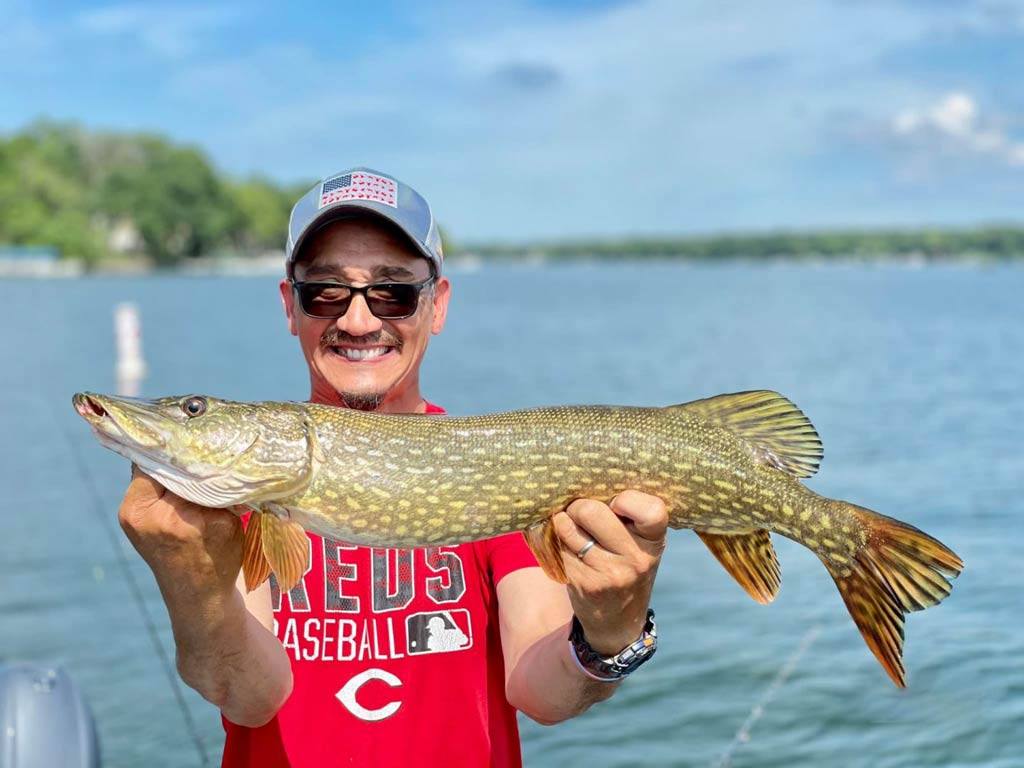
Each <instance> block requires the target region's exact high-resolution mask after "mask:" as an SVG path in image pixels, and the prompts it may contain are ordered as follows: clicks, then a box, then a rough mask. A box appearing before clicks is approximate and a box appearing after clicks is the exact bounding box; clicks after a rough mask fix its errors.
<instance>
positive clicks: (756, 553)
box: [697, 529, 781, 603]
mask: <svg viewBox="0 0 1024 768" xmlns="http://www.w3.org/2000/svg"><path fill="white" fill-rule="evenodd" d="M697 535H698V536H700V538H701V541H703V542H704V543H705V544H706V545H707V547H708V549H710V550H711V554H713V555H714V556H715V557H716V558H718V562H720V563H721V564H722V565H723V566H724V567H725V570H727V571H728V572H729V573H730V574H731V575H732V577H733V578H734V579H736V581H738V582H739V585H740V586H741V587H743V588H744V589H745V590H747V594H749V595H750V596H751V597H752V598H754V599H755V600H757V602H759V603H770V602H771V601H772V600H774V599H775V595H776V594H777V593H778V591H779V582H780V580H781V573H780V571H779V561H778V559H777V558H776V557H775V548H774V547H773V546H772V541H771V538H770V537H769V535H768V531H765V530H762V529H759V530H756V531H752V532H750V533H741V534H728V535H726V534H717V533H704V532H703V531H697Z"/></svg>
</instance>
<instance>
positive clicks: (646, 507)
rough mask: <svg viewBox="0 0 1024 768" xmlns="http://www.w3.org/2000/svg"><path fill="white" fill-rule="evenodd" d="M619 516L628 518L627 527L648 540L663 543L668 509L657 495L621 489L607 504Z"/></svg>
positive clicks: (666, 528)
mask: <svg viewBox="0 0 1024 768" xmlns="http://www.w3.org/2000/svg"><path fill="white" fill-rule="evenodd" d="M608 506H609V507H611V509H612V511H613V512H615V514H616V515H618V516H619V517H624V518H626V519H628V520H629V522H630V524H629V525H628V527H629V528H631V529H632V532H634V533H635V534H636V535H637V536H639V537H640V538H642V539H646V540H647V541H650V542H655V543H661V544H662V545H663V544H664V541H665V533H666V532H667V531H668V510H667V509H666V507H665V502H664V501H662V500H661V499H659V498H658V497H657V496H651V495H650V494H648V493H641V492H640V491H623V492H622V493H620V494H619V495H618V496H616V497H615V498H614V499H612V500H611V502H610V503H609V505H608Z"/></svg>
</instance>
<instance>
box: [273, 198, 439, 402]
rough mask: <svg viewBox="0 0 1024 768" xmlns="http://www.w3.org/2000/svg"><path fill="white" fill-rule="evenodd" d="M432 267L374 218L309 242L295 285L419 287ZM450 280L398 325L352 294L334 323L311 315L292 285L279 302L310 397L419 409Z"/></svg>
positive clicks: (285, 285)
mask: <svg viewBox="0 0 1024 768" xmlns="http://www.w3.org/2000/svg"><path fill="white" fill-rule="evenodd" d="M430 274H431V271H430V263H429V262H428V261H427V260H426V259H425V258H423V257H422V256H420V255H419V252H418V251H416V250H415V249H414V246H413V245H412V244H411V243H410V242H409V241H408V239H407V238H405V237H404V236H403V235H401V233H399V232H397V231H395V230H393V229H392V228H390V227H388V226H386V225H384V224H382V223H378V222H376V221H375V220H373V219H372V218H355V219H342V220H340V221H335V222H332V223H331V224H328V225H327V226H325V227H324V228H323V229H321V230H320V231H319V232H317V233H316V234H315V235H314V236H313V237H312V238H310V240H308V241H307V242H306V243H305V245H304V246H303V248H302V252H301V254H300V260H299V262H298V263H296V265H295V272H294V276H295V280H296V281H314V280H316V281H321V280H326V281H338V282H343V283H348V284H351V285H357V286H362V285H366V284H368V283H379V282H384V281H390V282H416V283H418V282H421V281H423V280H426V279H428V278H429V277H430ZM449 290H450V286H449V283H448V280H447V279H446V278H443V277H439V278H438V279H437V280H436V282H435V283H434V284H433V287H432V288H431V287H430V286H428V287H426V288H424V289H423V291H422V292H421V293H420V299H419V306H418V308H417V310H416V312H415V314H413V315H412V317H407V318H404V319H401V320H381V319H379V318H377V317H375V316H374V315H373V314H372V313H371V312H370V309H369V307H368V306H367V305H366V300H365V298H364V297H363V296H361V295H354V296H353V297H352V302H351V304H350V305H349V308H348V311H347V312H346V313H345V314H344V315H342V316H341V317H339V318H337V319H336V320H325V319H317V318H312V317H307V316H306V315H305V314H303V312H302V309H301V308H300V307H299V306H298V304H297V302H296V297H295V293H294V291H293V290H292V285H291V283H290V282H289V281H288V280H283V281H281V298H282V300H283V302H284V308H285V313H286V314H287V316H288V327H289V329H290V330H291V332H292V334H293V335H295V336H298V337H299V343H300V345H301V346H302V352H303V354H304V355H305V357H306V364H307V365H308V366H309V375H310V381H311V383H312V396H311V399H312V400H313V401H315V402H322V403H329V404H334V405H345V406H347V407H352V408H360V409H363V410H379V411H383V412H392V413H403V412H410V411H414V410H416V409H418V408H419V407H420V405H421V396H420V393H419V369H420V362H421V361H422V360H423V354H424V352H426V349H427V343H428V341H429V340H430V336H431V334H434V333H440V332H441V329H442V328H443V327H444V321H445V315H446V313H447V310H448V295H449Z"/></svg>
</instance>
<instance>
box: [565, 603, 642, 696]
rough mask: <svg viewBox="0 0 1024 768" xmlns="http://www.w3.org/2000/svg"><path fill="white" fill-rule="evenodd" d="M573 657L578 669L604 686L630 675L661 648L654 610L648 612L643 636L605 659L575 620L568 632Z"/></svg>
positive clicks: (574, 618) (577, 620) (574, 619)
mask: <svg viewBox="0 0 1024 768" xmlns="http://www.w3.org/2000/svg"><path fill="white" fill-rule="evenodd" d="M569 642H570V643H571V645H572V657H573V660H574V661H575V662H576V666H578V667H579V668H580V670H581V671H582V672H583V673H584V674H585V675H586V676H587V677H589V678H590V679H592V680H597V681H599V682H602V683H614V682H618V681H619V680H622V679H624V678H626V677H628V676H629V675H631V674H632V673H633V672H634V671H636V669H637V668H638V667H639V666H640V665H641V664H643V663H644V662H645V661H647V660H648V659H649V658H651V656H653V655H654V652H655V651H656V650H657V649H658V629H657V626H656V625H655V623H654V611H652V610H651V609H649V608H648V609H647V621H646V622H645V623H644V628H643V630H642V631H641V632H640V637H639V638H637V639H636V640H635V641H634V642H632V643H630V644H629V645H627V646H626V647H625V648H623V649H622V650H621V651H619V652H618V653H616V654H615V655H613V656H603V655H601V654H600V653H598V652H597V651H595V650H594V649H593V648H591V647H590V644H589V643H588V642H587V640H586V638H585V637H584V636H583V625H582V624H580V621H579V619H578V618H576V617H575V616H573V617H572V629H571V630H570V632H569Z"/></svg>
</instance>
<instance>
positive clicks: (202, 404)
mask: <svg viewBox="0 0 1024 768" xmlns="http://www.w3.org/2000/svg"><path fill="white" fill-rule="evenodd" d="M181 410H183V411H184V412H185V415H186V416H188V417H189V418H190V419H191V418H195V417H196V416H202V415H203V414H204V413H206V398H205V397H198V396H195V397H187V398H185V399H184V400H183V401H182V403H181Z"/></svg>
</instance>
